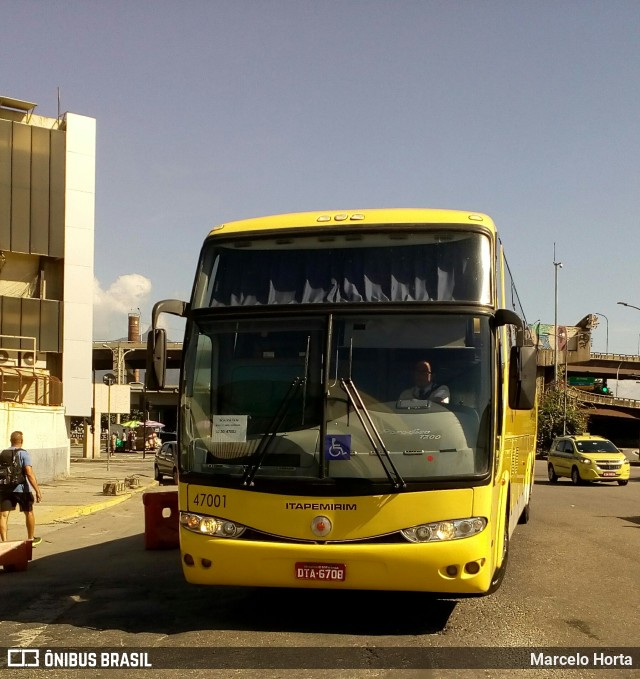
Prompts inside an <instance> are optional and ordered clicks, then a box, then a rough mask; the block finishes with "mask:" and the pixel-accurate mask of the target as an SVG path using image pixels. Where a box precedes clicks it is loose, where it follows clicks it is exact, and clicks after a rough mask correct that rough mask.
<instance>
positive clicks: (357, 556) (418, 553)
mask: <svg viewBox="0 0 640 679" xmlns="http://www.w3.org/2000/svg"><path fill="white" fill-rule="evenodd" d="M180 547H181V552H182V555H181V556H182V568H183V571H184V575H185V578H186V580H187V581H188V582H190V583H193V584H200V585H233V586H248V587H294V588H318V589H327V588H330V589H368V590H398V591H416V592H435V593H443V594H483V593H486V592H487V590H488V589H489V586H490V582H491V577H492V575H493V571H494V569H495V565H494V562H493V558H492V554H493V548H492V545H491V539H490V535H489V531H488V529H485V530H484V531H483V532H482V533H480V534H478V535H475V536H473V537H469V538H464V539H460V540H451V541H447V542H429V543H422V544H414V543H407V544H363V543H341V544H326V545H325V544H291V543H279V542H257V541H249V540H245V541H243V540H241V539H238V540H233V539H225V538H212V537H209V536H206V535H200V534H196V533H193V532H192V531H189V530H186V529H185V528H183V527H182V526H181V527H180Z"/></svg>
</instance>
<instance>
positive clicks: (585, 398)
mask: <svg viewBox="0 0 640 679" xmlns="http://www.w3.org/2000/svg"><path fill="white" fill-rule="evenodd" d="M567 392H568V393H570V394H571V396H572V397H573V398H576V399H577V400H578V401H582V402H583V403H596V404H599V405H607V406H622V407H624V408H640V400H638V399H635V398H618V397H617V396H606V395H605V394H592V393H591V392H589V391H582V390H581V389H574V388H572V387H567Z"/></svg>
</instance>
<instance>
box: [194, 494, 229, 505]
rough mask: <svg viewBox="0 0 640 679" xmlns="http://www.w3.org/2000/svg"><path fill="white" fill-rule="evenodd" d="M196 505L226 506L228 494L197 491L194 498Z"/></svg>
mask: <svg viewBox="0 0 640 679" xmlns="http://www.w3.org/2000/svg"><path fill="white" fill-rule="evenodd" d="M192 504H194V505H195V506H196V507H226V506H227V496H226V495H214V494H213V493H197V494H196V496H195V497H194V498H193V503H192Z"/></svg>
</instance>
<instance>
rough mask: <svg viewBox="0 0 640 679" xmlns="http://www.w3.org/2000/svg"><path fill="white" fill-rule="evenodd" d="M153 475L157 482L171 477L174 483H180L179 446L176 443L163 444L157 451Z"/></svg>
mask: <svg viewBox="0 0 640 679" xmlns="http://www.w3.org/2000/svg"><path fill="white" fill-rule="evenodd" d="M153 475H154V478H155V480H156V481H162V479H163V478H164V477H165V476H170V477H171V478H172V479H173V482H174V483H176V484H177V483H178V444H177V443H176V442H175V441H167V442H166V443H163V444H162V445H161V446H160V448H159V449H158V450H157V451H156V454H155V459H154V462H153Z"/></svg>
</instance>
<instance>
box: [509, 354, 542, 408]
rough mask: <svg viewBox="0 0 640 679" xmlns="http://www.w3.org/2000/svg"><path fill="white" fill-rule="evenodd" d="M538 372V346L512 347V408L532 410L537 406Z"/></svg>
mask: <svg viewBox="0 0 640 679" xmlns="http://www.w3.org/2000/svg"><path fill="white" fill-rule="evenodd" d="M537 372H538V356H537V350H536V347H511V356H510V360H509V407H510V408H511V409H512V410H531V409H532V408H533V407H534V406H535V403H536V376H537Z"/></svg>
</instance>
